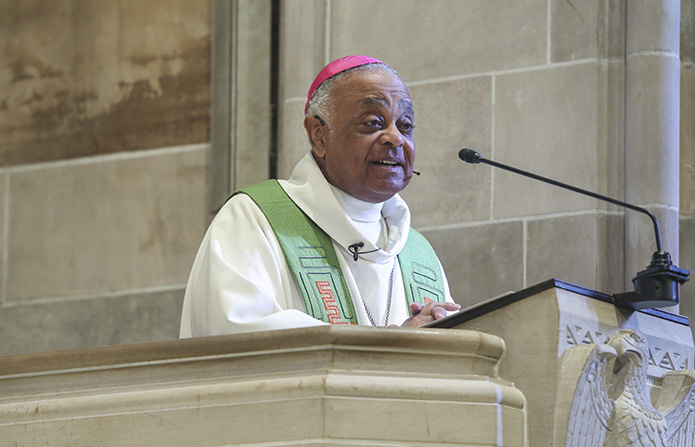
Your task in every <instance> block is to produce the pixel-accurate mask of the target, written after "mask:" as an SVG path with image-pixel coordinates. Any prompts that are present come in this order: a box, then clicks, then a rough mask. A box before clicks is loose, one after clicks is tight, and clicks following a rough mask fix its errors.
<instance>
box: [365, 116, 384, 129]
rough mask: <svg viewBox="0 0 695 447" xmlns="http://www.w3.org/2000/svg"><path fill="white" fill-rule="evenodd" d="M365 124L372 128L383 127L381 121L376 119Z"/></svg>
mask: <svg viewBox="0 0 695 447" xmlns="http://www.w3.org/2000/svg"><path fill="white" fill-rule="evenodd" d="M365 124H366V125H367V126H370V127H379V126H381V121H379V120H378V119H376V118H374V119H371V120H367V121H366V122H365Z"/></svg>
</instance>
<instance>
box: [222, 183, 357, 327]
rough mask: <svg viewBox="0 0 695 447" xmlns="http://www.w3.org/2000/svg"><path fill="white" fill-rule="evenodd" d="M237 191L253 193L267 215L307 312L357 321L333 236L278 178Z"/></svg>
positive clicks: (331, 320)
mask: <svg viewBox="0 0 695 447" xmlns="http://www.w3.org/2000/svg"><path fill="white" fill-rule="evenodd" d="M237 192H242V193H244V194H247V195H248V196H249V197H251V199H253V201H254V202H255V203H256V205H258V207H259V208H260V209H261V211H262V212H263V214H265V217H266V218H267V219H268V222H269V223H270V226H271V227H272V228H273V231H274V232H275V235H276V236H277V238H278V241H279V242H280V246H281V247H282V251H283V253H284V254H285V259H286V260H287V264H288V265H289V267H290V270H292V274H293V275H294V278H295V280H296V281H297V284H298V285H299V290H300V291H301V293H302V296H303V297H304V303H305V304H306V308H307V313H308V314H309V315H311V316H313V317H314V318H317V319H319V320H321V321H324V322H326V323H331V324H357V316H356V315H355V309H354V307H353V305H352V298H351V297H350V292H349V291H348V288H347V286H346V284H345V280H344V277H343V272H342V271H341V269H340V263H339V262H338V256H337V255H336V253H335V250H334V249H333V243H332V241H331V238H330V237H329V236H328V235H327V234H326V233H325V232H324V231H323V230H321V229H320V228H319V227H318V226H317V225H316V224H315V223H314V222H313V221H311V219H309V217H307V215H306V214H304V212H303V211H302V210H301V209H300V208H299V207H298V206H297V205H295V203H294V202H293V201H292V200H291V199H290V198H289V196H288V195H287V193H285V190H283V189H282V187H281V186H280V185H279V184H278V182H277V180H266V181H265V182H262V183H259V184H256V185H253V186H250V187H248V188H243V189H242V190H240V191H237ZM235 194H236V193H235Z"/></svg>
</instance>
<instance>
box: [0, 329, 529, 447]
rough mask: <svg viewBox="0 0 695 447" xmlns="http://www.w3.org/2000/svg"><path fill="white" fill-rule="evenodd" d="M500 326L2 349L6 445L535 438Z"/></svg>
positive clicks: (0, 421) (440, 445)
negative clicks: (509, 375)
mask: <svg viewBox="0 0 695 447" xmlns="http://www.w3.org/2000/svg"><path fill="white" fill-rule="evenodd" d="M504 350H505V345H504V342H503V340H502V339H501V338H499V337H496V336H493V335H488V334H485V333H482V332H478V331H470V330H444V329H427V330H417V329H416V330H408V329H390V328H365V327H357V326H353V327H346V326H322V327H312V328H305V329H292V330H283V331H269V332H258V333H250V334H240V335H228V336H219V337H203V338H194V339H185V340H174V341H167V342H157V343H147V344H137V345H123V346H111V347H103V348H89V349H79V350H73V351H60V352H48V353H39V354H28V355H16V356H9V357H4V358H0V441H1V442H0V445H3V446H22V447H24V446H56V447H58V446H60V447H66V446H71V447H82V446H87V447H93V446H128V447H135V446H143V447H158V446H161V447H177V446H206V447H212V446H219V447H222V446H243V447H252V446H253V447H255V446H257V447H270V446H273V447H277V446H302V447H310V446H311V447H318V446H382V447H383V446H423V447H424V446H428V447H444V446H471V447H472V446H476V447H480V446H509V447H523V446H525V445H526V401H525V399H524V396H523V395H522V393H521V392H519V390H518V389H516V388H515V387H514V386H512V385H511V384H510V383H509V382H507V381H505V380H503V378H500V376H499V375H498V370H499V361H500V358H501V357H502V355H503V353H504Z"/></svg>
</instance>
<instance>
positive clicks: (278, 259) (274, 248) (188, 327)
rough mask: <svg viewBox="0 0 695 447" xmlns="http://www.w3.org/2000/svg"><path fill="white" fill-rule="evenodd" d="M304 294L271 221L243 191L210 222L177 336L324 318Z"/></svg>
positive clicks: (288, 325)
mask: <svg viewBox="0 0 695 447" xmlns="http://www.w3.org/2000/svg"><path fill="white" fill-rule="evenodd" d="M304 308H305V305H304V301H303V298H302V296H301V294H300V292H299V289H298V288H297V286H296V284H295V281H294V279H293V277H292V274H291V272H290V270H289V267H288V266H287V261H286V260H285V256H284V254H283V252H282V249H281V248H280V245H279V243H278V241H277V238H276V237H275V233H274V232H273V230H272V228H271V227H270V224H269V223H268V221H267V219H266V218H265V216H264V215H263V213H262V212H261V210H260V209H259V208H258V207H257V206H256V204H255V203H254V202H253V200H251V198H250V197H248V196H246V195H245V194H238V195H236V196H234V197H233V198H232V199H230V200H229V201H228V202H227V203H226V204H225V205H224V206H223V207H222V209H221V210H220V212H219V213H218V214H217V216H216V217H215V219H214V220H213V222H212V224H211V225H210V227H209V228H208V231H207V233H206V234H205V237H204V238H203V242H202V243H201V245H200V249H199V250H198V254H197V255H196V258H195V261H194V263H193V267H192V269H191V274H190V276H189V279H188V285H187V286H186V292H185V296H184V304H183V312H182V315H181V328H180V336H181V337H182V338H183V337H201V336H207V335H221V334H233V333H240V332H254V331H264V330H272V329H289V328H295V327H306V326H317V325H322V324H326V323H323V322H322V321H320V320H317V319H315V318H313V317H310V316H309V315H307V314H306V313H304V312H303V309H304Z"/></svg>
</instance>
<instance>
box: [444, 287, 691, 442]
mask: <svg viewBox="0 0 695 447" xmlns="http://www.w3.org/2000/svg"><path fill="white" fill-rule="evenodd" d="M434 326H436V327H448V328H456V329H462V328H465V329H474V330H482V331H485V332H487V333H490V334H494V335H498V336H500V337H502V338H503V339H504V340H505V342H506V344H507V353H506V354H505V355H504V357H503V358H502V361H501V363H500V375H501V376H502V377H505V378H506V379H507V380H511V381H512V382H513V383H514V385H515V386H516V387H518V389H519V390H520V391H521V392H522V393H524V395H525V396H526V399H527V401H528V433H529V445H531V446H533V447H545V446H548V447H549V446H554V447H560V446H564V447H598V446H610V447H628V446H650V447H660V446H670V447H686V446H687V447H693V446H695V387H694V385H693V384H694V383H695V371H694V370H693V363H694V356H695V353H694V350H693V337H692V332H691V330H690V327H689V325H688V320H687V318H684V317H682V316H680V315H674V314H671V313H669V312H665V311H662V310H658V309H649V310H642V311H635V310H629V309H625V308H621V307H617V306H615V305H613V304H612V300H611V297H610V296H608V295H605V294H602V293H599V292H596V291H593V290H589V289H586V288H583V287H579V286H576V285H573V284H569V283H566V282H562V281H558V280H550V281H546V282H544V283H541V284H538V285H535V286H533V287H529V288H528V289H525V290H522V291H518V292H516V293H509V294H507V295H505V296H502V297H499V298H496V299H492V300H489V301H487V302H484V303H481V304H479V305H477V306H474V307H472V308H469V309H466V310H464V311H462V312H459V313H457V314H455V315H452V316H449V317H447V318H446V319H444V320H440V321H439V322H436V324H434Z"/></svg>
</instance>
